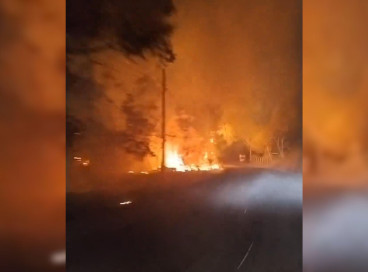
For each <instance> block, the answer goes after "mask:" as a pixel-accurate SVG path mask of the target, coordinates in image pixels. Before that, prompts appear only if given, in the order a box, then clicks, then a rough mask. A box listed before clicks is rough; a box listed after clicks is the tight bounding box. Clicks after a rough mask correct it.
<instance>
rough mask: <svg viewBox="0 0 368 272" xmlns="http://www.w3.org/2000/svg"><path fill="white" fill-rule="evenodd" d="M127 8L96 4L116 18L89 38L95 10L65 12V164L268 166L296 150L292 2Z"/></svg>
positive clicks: (105, 167)
mask: <svg viewBox="0 0 368 272" xmlns="http://www.w3.org/2000/svg"><path fill="white" fill-rule="evenodd" d="M77 2H78V1H77ZM82 2H83V1H82ZM123 2H125V1H123ZM136 2H137V3H130V4H127V3H126V4H124V5H122V6H120V5H114V11H112V10H111V7H110V6H109V4H108V3H109V1H107V2H106V3H105V2H103V1H97V2H96V3H95V4H96V5H97V6H94V5H92V6H91V9H93V11H95V9H97V10H102V13H104V12H106V14H102V15H104V16H109V15H111V13H113V15H114V16H111V17H110V20H111V22H109V24H108V25H103V26H101V29H96V30H93V31H92V30H91V31H86V30H84V28H89V27H88V22H90V21H92V20H94V19H96V18H94V17H93V16H97V17H98V16H101V14H100V13H99V12H97V11H96V12H89V13H88V14H89V15H88V16H90V17H91V18H90V17H88V16H87V17H80V16H76V14H79V13H83V8H82V7H83V5H82V4H81V5H79V4H73V5H72V4H70V5H69V8H70V9H72V13H71V12H68V13H69V14H73V15H72V20H71V21H70V22H68V23H69V24H70V25H69V26H68V27H67V32H68V35H69V37H70V38H69V39H68V65H67V66H68V67H67V108H68V109H67V112H68V120H69V122H68V133H69V134H68V135H70V137H69V139H68V142H69V148H68V153H69V154H70V157H71V158H72V157H73V156H79V155H78V154H84V156H85V157H86V158H88V160H89V161H90V162H91V164H89V166H90V167H87V168H88V170H89V171H96V172H99V173H107V172H113V173H116V174H123V173H131V174H132V173H142V174H143V173H144V174H146V173H149V172H151V171H158V170H161V169H163V167H164V168H165V169H166V170H169V171H170V170H172V171H180V172H186V171H218V170H221V169H223V168H226V167H241V166H244V165H245V164H252V165H259V164H260V165H263V166H266V165H273V164H275V163H279V162H281V161H285V160H284V158H285V157H288V156H289V155H290V154H292V153H293V152H296V153H297V152H298V151H299V150H300V146H301V141H300V139H301V107H300V101H301V91H300V88H301V81H300V76H299V75H300V73H301V66H300V63H301V62H300V60H301V52H300V48H301V47H300V46H299V43H300V41H299V39H295V36H297V33H299V31H300V27H301V21H300V10H301V9H300V7H299V5H300V4H299V3H297V2H296V1H289V0H283V1H270V0H263V1H262V2H264V3H263V4H267V5H263V4H254V3H253V4H252V5H250V6H249V4H247V1H234V2H232V3H228V2H227V1H214V3H211V5H210V4H208V3H207V2H203V1H175V6H174V3H172V2H171V1H169V0H167V1H166V0H165V1H157V2H154V4H153V3H151V2H150V1H144V0H140V1H136ZM143 2H150V3H151V4H149V5H146V4H145V3H143ZM276 6H277V7H276ZM101 7H102V8H101ZM143 7H145V8H143ZM146 8H147V9H148V10H145V9H146ZM126 9H128V10H126ZM275 9H282V10H284V12H285V13H275V12H273V10H275ZM137 10H139V11H140V15H139V16H135V15H137V13H136V12H137ZM240 11H241V12H240ZM142 12H143V13H144V14H146V15H147V16H146V17H145V16H142ZM244 12H246V14H247V16H244ZM119 13H121V14H120V15H121V16H117V14H119ZM127 14H135V15H134V16H130V15H129V16H128V17H127ZM204 14H206V16H203V15H204ZM239 20H240V21H241V22H238V21H239ZM122 22H124V24H121V23H122ZM276 22H277V23H276ZM194 24H195V25H194ZM99 27H100V26H99ZM79 28H82V30H79ZM106 28H111V29H110V31H108V32H106V33H108V34H106V35H105V34H103V33H105V30H106ZM125 28H126V29H125ZM142 29H145V31H141V30H142ZM128 30H129V31H128ZM79 32H81V33H89V34H88V35H84V36H83V37H80V36H79V35H78V33H79ZM92 45H95V46H92ZM219 45H223V46H219ZM171 46H172V47H171ZM132 48H135V49H136V50H132ZM174 51H175V54H174ZM174 56H175V57H174ZM295 158H296V157H295ZM92 166H93V167H92Z"/></svg>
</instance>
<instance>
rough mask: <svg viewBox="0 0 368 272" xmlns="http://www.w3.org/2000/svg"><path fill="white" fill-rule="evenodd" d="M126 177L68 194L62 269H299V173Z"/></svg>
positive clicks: (220, 271)
mask: <svg viewBox="0 0 368 272" xmlns="http://www.w3.org/2000/svg"><path fill="white" fill-rule="evenodd" d="M198 176H200V177H198ZM127 179H129V178H123V179H122V180H121V181H120V182H121V183H122V184H123V183H124V182H137V183H138V182H141V183H142V184H143V186H137V188H135V189H134V188H130V189H129V190H127V189H126V188H125V187H124V186H122V187H121V188H120V187H119V184H118V185H116V186H115V187H114V189H104V190H99V191H98V192H97V191H90V192H87V193H78V194H77V193H69V194H68V195H67V271H69V272H82V271H83V272H84V271H86V272H94V271H96V272H97V271H98V272H113V271H124V272H141V271H147V272H148V271H149V272H156V271H157V272H230V271H252V272H261V271H269V272H275V271H280V272H288V271H290V272H297V271H302V176H301V174H295V173H281V172H277V171H272V170H262V169H257V170H244V171H240V170H237V171H235V170H234V171H233V172H232V171H225V172H223V173H216V174H212V173H205V174H202V173H201V174H199V173H197V174H196V173H169V174H168V175H167V176H166V177H165V178H163V177H162V176H160V175H158V174H156V175H155V176H152V175H142V176H140V177H134V179H133V180H130V181H128V180H127ZM123 188H125V189H123Z"/></svg>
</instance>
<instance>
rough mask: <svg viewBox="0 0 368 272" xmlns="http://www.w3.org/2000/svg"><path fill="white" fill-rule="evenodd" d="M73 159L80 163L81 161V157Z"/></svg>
mask: <svg viewBox="0 0 368 272" xmlns="http://www.w3.org/2000/svg"><path fill="white" fill-rule="evenodd" d="M73 159H74V160H76V161H81V160H82V158H81V157H73Z"/></svg>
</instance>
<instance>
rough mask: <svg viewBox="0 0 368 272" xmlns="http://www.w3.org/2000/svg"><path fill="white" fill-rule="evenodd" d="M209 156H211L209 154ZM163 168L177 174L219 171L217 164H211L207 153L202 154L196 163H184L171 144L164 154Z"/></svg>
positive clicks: (176, 149)
mask: <svg viewBox="0 0 368 272" xmlns="http://www.w3.org/2000/svg"><path fill="white" fill-rule="evenodd" d="M211 154H213V153H212V152H211ZM165 156H166V158H165V166H166V167H167V168H170V169H173V170H175V171H178V172H186V171H210V170H219V169H221V167H220V165H219V164H217V163H212V162H211V161H210V160H209V153H208V152H204V153H203V156H202V157H201V158H200V160H199V161H198V162H197V163H191V164H186V163H184V160H183V156H182V155H181V154H180V153H179V151H178V148H177V147H176V146H173V145H171V144H168V145H167V148H166V153H165Z"/></svg>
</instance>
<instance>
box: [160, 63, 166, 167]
mask: <svg viewBox="0 0 368 272" xmlns="http://www.w3.org/2000/svg"><path fill="white" fill-rule="evenodd" d="M161 98H162V101H161V108H162V116H161V117H162V120H161V122H162V124H161V125H162V126H161V137H162V147H161V148H162V150H161V151H162V157H161V158H162V159H161V172H164V171H165V168H166V165H165V151H166V148H165V145H166V70H165V67H163V68H162V95H161Z"/></svg>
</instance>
